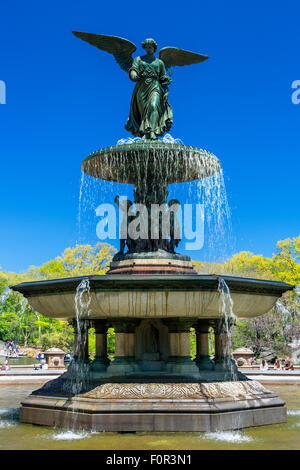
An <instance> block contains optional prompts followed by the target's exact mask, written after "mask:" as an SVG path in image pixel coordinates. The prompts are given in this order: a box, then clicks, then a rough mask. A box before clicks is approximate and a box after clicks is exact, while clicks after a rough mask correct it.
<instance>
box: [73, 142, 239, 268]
mask: <svg viewBox="0 0 300 470" xmlns="http://www.w3.org/2000/svg"><path fill="white" fill-rule="evenodd" d="M139 141H142V139H140V138H135V139H132V138H127V139H120V140H119V141H118V142H117V144H118V145H119V146H122V145H127V149H130V147H131V145H130V144H136V143H137V142H139ZM162 141H163V142H164V143H167V144H170V148H167V147H166V148H157V149H156V152H155V155H154V156H153V154H152V153H151V152H150V150H149V155H150V153H151V159H152V160H153V165H149V167H148V163H147V162H148V161H150V159H149V157H147V151H145V152H144V154H145V155H146V157H145V158H144V160H143V162H142V164H141V159H140V155H139V151H136V150H135V148H137V147H138V145H136V146H134V145H133V146H132V150H130V152H129V153H128V151H127V153H126V152H122V148H121V147H120V151H119V152H115V150H114V149H115V148H116V147H111V148H109V149H107V152H105V155H104V156H102V157H101V168H100V170H101V171H100V170H99V171H100V173H101V172H104V173H105V174H106V175H107V178H108V179H109V178H112V179H115V180H118V181H123V182H122V183H117V182H112V181H108V180H104V179H101V180H99V179H97V178H94V177H92V176H89V175H87V174H85V173H82V175H81V183H80V191H79V202H78V236H77V242H78V243H93V242H95V241H99V240H98V239H97V235H96V226H97V223H98V222H99V216H97V214H96V209H97V207H98V206H99V205H101V204H110V205H112V206H113V207H115V209H117V207H116V205H115V203H114V198H115V196H116V195H120V196H124V197H125V198H126V199H129V200H131V201H133V200H134V194H133V190H134V186H133V181H131V179H130V177H129V175H131V178H132V175H133V174H134V180H135V185H136V186H138V187H139V188H141V191H140V193H141V194H145V193H146V191H145V188H146V186H147V185H149V180H150V179H151V181H152V180H153V178H154V179H155V178H156V179H157V181H158V180H160V181H169V182H170V184H169V186H168V193H169V194H168V200H171V199H177V200H179V202H180V204H181V206H182V207H183V206H184V204H188V205H191V204H192V205H193V207H192V214H190V213H188V214H187V215H186V217H185V215H184V216H183V230H182V232H183V238H182V241H181V243H180V244H179V247H178V252H180V253H183V254H184V253H185V252H186V251H187V254H189V255H190V256H191V257H192V258H193V259H194V258H195V256H193V252H192V251H193V250H195V253H197V256H198V255H199V253H200V254H201V259H202V260H205V261H209V262H217V261H224V260H225V259H226V258H228V257H229V256H230V255H231V254H232V253H233V252H234V237H233V234H232V226H231V213H230V209H229V204H228V199H227V192H226V187H225V181H224V174H223V170H222V169H220V167H219V161H218V160H217V159H216V158H215V157H214V155H212V154H211V153H209V152H207V151H205V150H201V149H198V150H197V152H196V153H194V152H195V148H194V147H191V146H185V147H184V149H183V148H182V147H180V145H182V141H181V140H180V139H174V138H173V137H172V136H170V135H169V134H168V135H166V136H164V138H163V139H162ZM178 144H179V145H178ZM141 145H142V144H141ZM110 149H112V150H110ZM91 165H92V166H93V167H95V168H96V169H97V163H95V162H92V161H91ZM141 167H142V168H141ZM153 168H155V172H153ZM176 175H177V176H176ZM178 175H180V178H179V181H187V182H179V183H178V182H174V181H178V179H177V178H178ZM191 175H193V176H191ZM207 175H211V176H207ZM203 176H206V177H203ZM196 177H197V178H198V179H196V180H193V181H188V180H190V179H193V178H196ZM149 178H150V179H149ZM125 181H131V184H127V183H125ZM152 182H153V181H152ZM158 186H159V185H158ZM160 186H161V185H160ZM196 204H197V205H201V206H202V208H203V220H201V224H202V226H201V228H200V229H199V228H198V231H199V230H201V234H202V235H201V239H202V240H201V246H199V244H198V245H195V248H193V247H192V248H191V249H189V248H188V247H187V246H186V245H187V243H186V242H189V241H190V239H188V237H186V234H185V230H186V226H187V224H189V226H191V225H192V226H193V228H194V231H195V226H196ZM116 214H117V216H116V219H117V220H116V225H117V231H116V233H118V230H119V222H118V210H117V211H116ZM184 214H185V212H184ZM197 218H199V216H198V215H197ZM202 232H203V233H202ZM100 241H105V242H108V243H110V244H113V245H114V246H116V247H118V245H119V243H118V241H117V237H116V238H114V239H112V238H106V239H104V240H100ZM202 243H203V246H202ZM189 250H192V251H189Z"/></svg>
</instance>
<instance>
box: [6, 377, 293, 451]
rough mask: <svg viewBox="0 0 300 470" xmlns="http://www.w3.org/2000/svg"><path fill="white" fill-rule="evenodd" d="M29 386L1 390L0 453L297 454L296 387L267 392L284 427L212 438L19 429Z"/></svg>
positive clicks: (209, 435) (26, 426)
mask: <svg viewBox="0 0 300 470" xmlns="http://www.w3.org/2000/svg"><path fill="white" fill-rule="evenodd" d="M34 388H37V387H36V386H35V387H34V386H32V385H26V386H25V385H17V386H12V385H2V386H1V387H0V449H74V450H80V449H82V450H83V449H99V450H101V449H103V450H133V449H135V450H154V449H155V450H192V449H195V450H197V449H199V450H200V449H208V450H214V449H249V450H251V449H300V386H297V385H286V386H284V385H278V386H274V385H273V386H272V387H270V388H271V389H272V390H274V391H275V392H277V393H278V395H280V396H281V397H282V398H283V399H285V400H286V403H287V408H288V416H287V423H286V424H276V425H273V426H262V427H256V428H249V429H246V430H242V431H222V432H216V433H153V434H148V433H137V434H126V433H124V434H117V433H95V432H86V431H82V432H77V431H76V432H74V431H72V430H66V429H53V428H47V427H43V426H33V425H30V424H21V423H20V422H19V404H20V401H21V400H22V399H23V398H24V397H26V396H27V395H28V394H29V393H31V391H32V390H33V389H34Z"/></svg>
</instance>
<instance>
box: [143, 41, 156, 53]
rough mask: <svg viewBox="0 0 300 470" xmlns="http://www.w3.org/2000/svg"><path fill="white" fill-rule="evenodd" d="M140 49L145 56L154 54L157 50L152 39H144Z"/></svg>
mask: <svg viewBox="0 0 300 470" xmlns="http://www.w3.org/2000/svg"><path fill="white" fill-rule="evenodd" d="M142 48H143V49H145V51H146V52H147V54H154V52H155V51H156V49H157V42H156V41H154V39H152V38H148V39H145V41H143V42H142Z"/></svg>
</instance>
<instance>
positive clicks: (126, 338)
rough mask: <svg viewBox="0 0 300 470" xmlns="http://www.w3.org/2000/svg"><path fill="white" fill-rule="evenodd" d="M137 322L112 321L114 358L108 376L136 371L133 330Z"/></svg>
mask: <svg viewBox="0 0 300 470" xmlns="http://www.w3.org/2000/svg"><path fill="white" fill-rule="evenodd" d="M136 326H137V322H135V321H132V320H127V321H126V320H121V321H113V322H112V327H113V328H114V329H115V334H116V343H115V357H114V360H113V361H112V362H111V363H110V366H109V367H108V369H107V372H109V373H110V374H118V375H119V374H120V375H123V374H128V373H132V372H134V371H135V370H136V369H137V366H136V363H135V328H136Z"/></svg>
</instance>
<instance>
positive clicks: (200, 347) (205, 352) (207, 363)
mask: <svg viewBox="0 0 300 470" xmlns="http://www.w3.org/2000/svg"><path fill="white" fill-rule="evenodd" d="M194 326H195V332H196V359H195V362H196V364H197V366H198V367H199V369H203V370H212V369H213V361H212V360H211V359H210V357H209V344H208V334H209V328H210V324H209V323H208V322H206V321H203V320H198V322H197V323H196V324H195V325H194Z"/></svg>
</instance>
